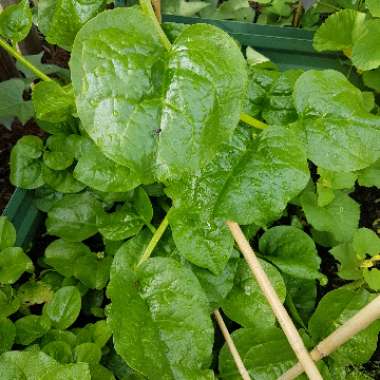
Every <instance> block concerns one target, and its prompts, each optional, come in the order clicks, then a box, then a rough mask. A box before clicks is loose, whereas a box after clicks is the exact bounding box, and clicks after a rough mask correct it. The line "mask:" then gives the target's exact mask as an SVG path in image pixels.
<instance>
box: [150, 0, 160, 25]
mask: <svg viewBox="0 0 380 380" xmlns="http://www.w3.org/2000/svg"><path fill="white" fill-rule="evenodd" d="M152 4H153V8H154V13H155V14H156V17H157V20H158V22H159V23H160V24H161V22H162V16H161V0H152Z"/></svg>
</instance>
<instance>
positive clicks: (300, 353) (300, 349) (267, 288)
mask: <svg viewBox="0 0 380 380" xmlns="http://www.w3.org/2000/svg"><path fill="white" fill-rule="evenodd" d="M226 224H227V226H228V227H229V229H230V231H231V233H232V236H233V237H234V239H235V241H236V243H237V244H238V246H239V248H240V251H241V252H242V254H243V256H244V258H245V260H246V262H247V264H248V266H249V268H250V269H251V271H252V273H253V275H254V276H255V278H256V281H257V283H258V284H259V286H260V288H261V291H262V292H263V293H264V296H265V297H266V299H267V301H268V302H269V304H270V306H271V308H272V310H273V313H274V315H275V316H276V318H277V320H278V322H279V324H280V326H281V328H282V330H283V331H284V333H285V335H286V337H287V339H288V341H289V344H290V346H291V347H292V349H293V351H294V353H295V354H296V356H297V358H298V360H299V361H300V363H301V364H302V367H303V368H304V370H305V372H306V374H307V376H308V377H309V379H311V380H323V378H322V376H321V374H320V373H319V370H318V368H317V366H316V364H315V363H314V361H313V359H312V358H311V356H310V354H309V352H308V351H307V350H306V347H305V345H304V343H303V341H302V339H301V337H300V335H299V334H298V331H297V329H296V327H295V326H294V324H293V321H292V320H291V318H290V317H289V315H288V313H287V311H286V309H285V307H284V305H283V304H282V302H281V301H280V299H279V298H278V295H277V293H276V291H275V290H274V289H273V286H272V284H271V282H270V280H269V278H268V276H267V275H266V273H265V271H264V270H263V268H262V266H261V264H260V261H259V260H258V258H257V256H256V255H255V252H254V251H253V249H252V248H251V246H250V245H249V242H248V240H247V239H246V237H245V236H244V234H243V232H242V230H241V229H240V227H239V225H238V224H237V223H235V222H231V221H227V222H226Z"/></svg>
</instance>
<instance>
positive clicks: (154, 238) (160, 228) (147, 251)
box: [136, 214, 169, 268]
mask: <svg viewBox="0 0 380 380" xmlns="http://www.w3.org/2000/svg"><path fill="white" fill-rule="evenodd" d="M168 225H169V218H168V214H166V216H165V218H164V219H163V220H162V222H161V224H160V225H159V226H158V228H157V230H156V231H155V233H154V234H153V236H152V239H151V240H150V242H149V244H148V246H147V247H146V249H145V251H144V253H143V255H142V256H141V258H140V260H139V262H138V263H137V265H136V268H138V267H139V266H140V265H141V264H143V263H144V262H145V261H146V260H148V259H149V257H150V255H151V254H152V252H153V251H154V249H155V248H156V245H157V244H158V242H159V241H160V239H161V238H162V235H163V234H164V232H165V231H166V229H167V227H168Z"/></svg>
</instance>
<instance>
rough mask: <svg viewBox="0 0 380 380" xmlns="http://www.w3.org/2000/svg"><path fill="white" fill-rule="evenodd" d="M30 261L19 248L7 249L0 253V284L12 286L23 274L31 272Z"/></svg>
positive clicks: (32, 268)
mask: <svg viewBox="0 0 380 380" xmlns="http://www.w3.org/2000/svg"><path fill="white" fill-rule="evenodd" d="M33 270H34V266H33V263H32V260H30V258H29V257H28V256H27V255H26V254H25V253H24V251H23V249H22V248H20V247H9V248H5V249H3V250H2V251H0V283H1V284H13V283H15V282H16V281H17V280H18V279H19V278H20V277H21V275H22V274H23V273H24V272H33Z"/></svg>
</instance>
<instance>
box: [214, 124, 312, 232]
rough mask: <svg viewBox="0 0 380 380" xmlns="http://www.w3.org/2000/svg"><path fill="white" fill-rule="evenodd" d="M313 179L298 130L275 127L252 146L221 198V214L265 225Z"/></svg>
mask: <svg viewBox="0 0 380 380" xmlns="http://www.w3.org/2000/svg"><path fill="white" fill-rule="evenodd" d="M308 180H309V169H308V166H307V161H306V152H305V149H304V143H303V140H302V138H301V137H300V136H299V132H298V133H297V130H296V129H294V130H293V129H292V128H291V127H286V126H273V127H272V126H271V127H269V128H268V129H266V130H265V131H263V132H262V133H261V134H260V135H259V137H258V138H256V139H255V140H254V142H253V144H252V145H251V146H250V147H249V149H248V150H247V152H246V153H245V155H244V156H243V157H242V159H241V160H240V162H239V163H238V164H237V165H236V166H235V167H234V168H233V170H232V173H230V175H229V176H228V179H227V182H226V183H225V185H224V188H223V191H222V192H221V193H220V195H219V201H218V205H217V210H216V212H217V215H220V216H221V217H223V218H224V219H227V220H234V221H235V222H237V223H239V224H251V223H255V224H256V225H258V226H265V225H266V224H268V223H269V222H270V221H273V220H275V219H277V218H278V217H279V216H280V215H281V213H282V212H283V211H284V209H285V207H286V205H287V203H288V202H289V201H290V200H291V199H292V198H294V197H295V196H297V195H298V193H299V192H301V191H302V190H303V189H304V188H305V186H306V184H307V182H308Z"/></svg>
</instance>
